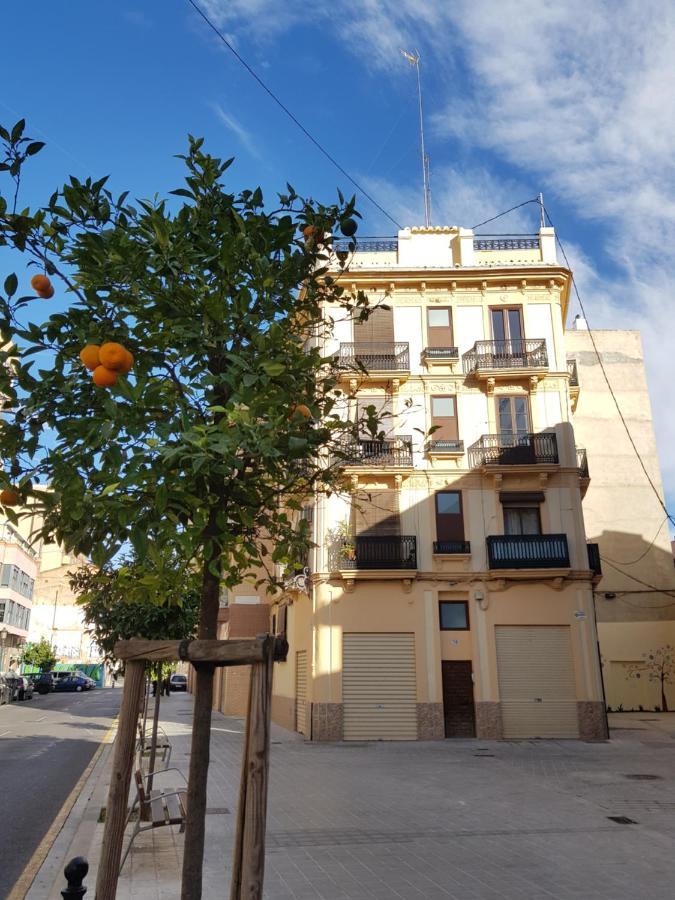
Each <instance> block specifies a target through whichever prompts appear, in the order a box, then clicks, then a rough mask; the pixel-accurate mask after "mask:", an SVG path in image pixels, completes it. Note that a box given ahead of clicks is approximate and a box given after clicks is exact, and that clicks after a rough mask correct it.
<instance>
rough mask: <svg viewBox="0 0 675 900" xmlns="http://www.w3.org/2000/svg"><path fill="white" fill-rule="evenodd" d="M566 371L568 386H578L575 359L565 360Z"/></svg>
mask: <svg viewBox="0 0 675 900" xmlns="http://www.w3.org/2000/svg"><path fill="white" fill-rule="evenodd" d="M567 371H568V372H569V376H570V387H579V372H578V370H577V361H576V359H568V360H567Z"/></svg>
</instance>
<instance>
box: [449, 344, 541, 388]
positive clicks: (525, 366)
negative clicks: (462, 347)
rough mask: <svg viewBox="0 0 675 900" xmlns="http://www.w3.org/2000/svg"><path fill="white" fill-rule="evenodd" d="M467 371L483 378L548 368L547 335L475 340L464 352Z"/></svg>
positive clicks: (530, 372) (464, 363)
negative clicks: (511, 339) (505, 339)
mask: <svg viewBox="0 0 675 900" xmlns="http://www.w3.org/2000/svg"><path fill="white" fill-rule="evenodd" d="M462 368H463V370H464V373H465V374H467V375H468V374H470V373H473V374H475V375H476V376H477V377H478V378H481V377H488V376H489V377H491V378H498V377H506V376H513V375H521V374H525V375H530V374H533V373H537V372H538V373H542V372H545V371H546V370H547V369H548V353H547V351H546V341H545V339H544V338H531V339H527V340H526V339H524V338H523V339H522V340H513V341H476V343H475V344H474V345H473V347H472V348H471V350H468V351H467V352H466V353H464V354H463V355H462Z"/></svg>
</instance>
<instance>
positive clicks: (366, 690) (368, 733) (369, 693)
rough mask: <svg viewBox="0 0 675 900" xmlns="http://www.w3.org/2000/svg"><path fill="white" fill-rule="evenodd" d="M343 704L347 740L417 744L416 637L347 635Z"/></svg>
mask: <svg viewBox="0 0 675 900" xmlns="http://www.w3.org/2000/svg"><path fill="white" fill-rule="evenodd" d="M342 699H343V711H344V737H345V740H347V741H377V740H382V741H414V740H417V685H416V679H415V636H414V635H413V634H345V635H344V639H343V667H342Z"/></svg>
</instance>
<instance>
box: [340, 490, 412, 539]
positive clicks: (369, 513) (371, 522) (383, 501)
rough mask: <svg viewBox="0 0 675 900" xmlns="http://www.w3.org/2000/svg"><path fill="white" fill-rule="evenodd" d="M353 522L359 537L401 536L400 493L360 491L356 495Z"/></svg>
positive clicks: (355, 532)
mask: <svg viewBox="0 0 675 900" xmlns="http://www.w3.org/2000/svg"><path fill="white" fill-rule="evenodd" d="M352 521H353V527H354V534H355V535H356V536H357V537H387V536H388V537H395V536H398V535H400V534H401V520H400V518H399V512H398V491H395V490H394V491H392V490H383V491H360V492H359V493H357V494H355V495H354V501H353V504H352Z"/></svg>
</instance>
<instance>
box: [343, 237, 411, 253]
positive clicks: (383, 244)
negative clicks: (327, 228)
mask: <svg viewBox="0 0 675 900" xmlns="http://www.w3.org/2000/svg"><path fill="white" fill-rule="evenodd" d="M353 243H355V244H356V249H355V250H354V251H353V252H354V253H390V252H391V251H392V250H393V251H394V252H396V250H398V238H395V237H394V238H386V237H385V238H378V237H365V238H360V239H358V240H356V241H355V240H354V238H347V239H345V240H342V239H339V240H337V241H333V247H334V249H335V250H336V251H337V250H340V251H347V252H348V253H349V252H352V251H350V248H349V245H350V244H353Z"/></svg>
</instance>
